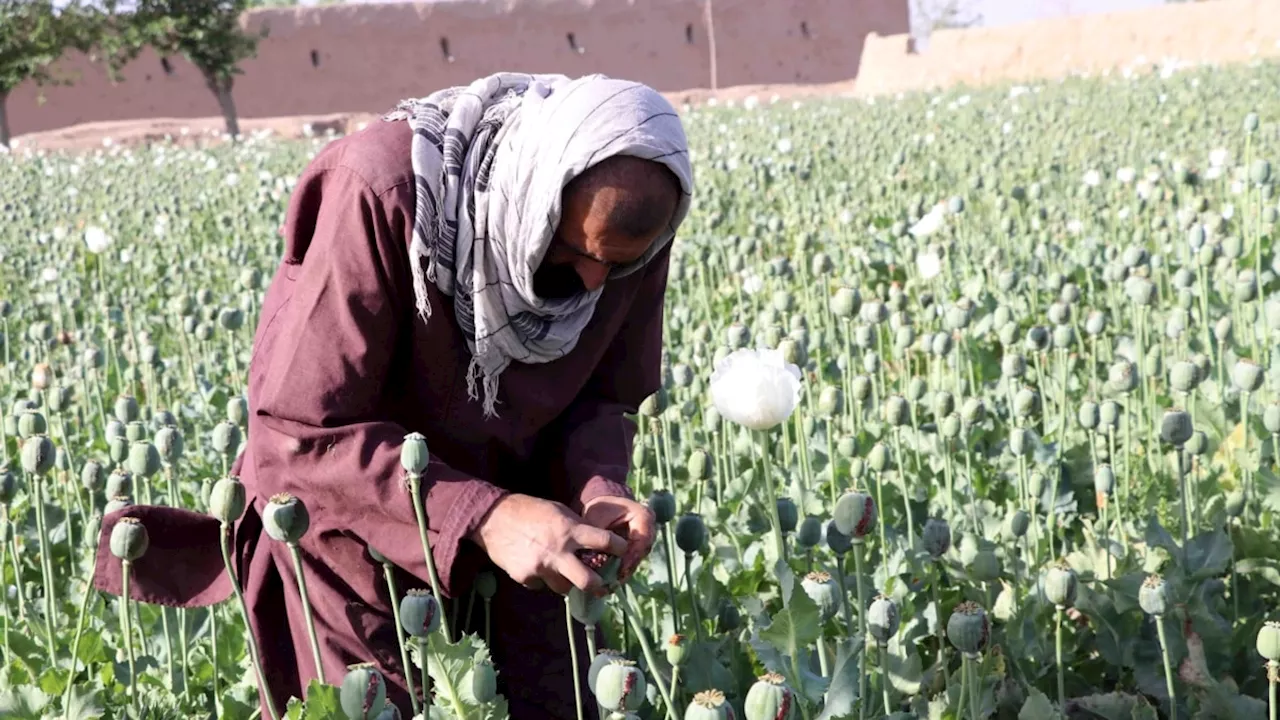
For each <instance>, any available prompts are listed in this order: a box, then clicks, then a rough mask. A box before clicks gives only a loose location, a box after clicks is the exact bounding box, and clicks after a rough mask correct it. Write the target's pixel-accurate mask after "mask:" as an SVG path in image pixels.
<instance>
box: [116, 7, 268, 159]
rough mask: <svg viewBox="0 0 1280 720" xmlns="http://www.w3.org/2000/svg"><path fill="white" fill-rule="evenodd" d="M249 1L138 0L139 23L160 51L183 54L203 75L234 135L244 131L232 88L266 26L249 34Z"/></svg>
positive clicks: (264, 35)
mask: <svg viewBox="0 0 1280 720" xmlns="http://www.w3.org/2000/svg"><path fill="white" fill-rule="evenodd" d="M252 4H253V3H252V1H251V0H137V2H136V5H137V7H136V9H135V10H134V13H133V16H134V22H135V23H136V25H135V26H136V27H138V28H142V29H143V32H144V33H145V34H146V36H147V41H148V42H149V43H150V44H151V46H152V47H154V48H155V49H156V51H157V52H159V53H160V54H161V55H182V56H183V57H185V58H187V60H189V61H191V64H192V65H195V66H196V68H197V69H198V70H199V71H200V74H201V75H202V76H203V77H204V81H205V85H206V86H207V87H208V88H209V91H210V92H212V93H213V95H214V97H215V98H217V100H218V107H219V108H220V109H221V111H222V117H223V119H224V120H225V121H226V124H227V132H228V133H229V134H231V136H232V137H236V136H238V135H239V134H240V125H239V122H238V120H237V118H236V107H235V101H234V100H233V99H232V96H231V89H232V87H233V85H234V84H235V76H236V75H239V74H240V73H241V70H240V67H239V65H240V62H241V61H242V60H245V59H246V58H250V57H253V55H254V53H256V52H257V47H258V41H259V40H261V39H262V38H263V37H266V30H265V28H264V29H263V30H262V31H260V32H251V31H250V30H249V29H248V27H247V26H246V25H245V24H244V18H243V17H242V16H243V14H244V11H245V10H247V9H249V7H251V6H252Z"/></svg>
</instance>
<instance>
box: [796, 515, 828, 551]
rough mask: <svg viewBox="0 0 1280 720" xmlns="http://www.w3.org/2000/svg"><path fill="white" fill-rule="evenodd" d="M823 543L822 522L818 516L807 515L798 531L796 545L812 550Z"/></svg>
mask: <svg viewBox="0 0 1280 720" xmlns="http://www.w3.org/2000/svg"><path fill="white" fill-rule="evenodd" d="M820 542H822V520H821V519H819V518H818V516H816V515H805V516H804V519H803V520H801V521H800V526H799V528H798V529H797V530H796V544H797V545H799V546H800V547H802V548H804V549H806V550H810V549H812V548H815V547H817V546H818V543H820Z"/></svg>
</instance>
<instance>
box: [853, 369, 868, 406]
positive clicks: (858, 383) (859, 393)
mask: <svg viewBox="0 0 1280 720" xmlns="http://www.w3.org/2000/svg"><path fill="white" fill-rule="evenodd" d="M849 391H850V392H851V393H852V394H853V397H854V399H855V400H857V401H858V402H859V403H863V402H866V401H867V398H869V397H871V378H869V377H867V376H866V375H854V376H853V378H852V379H851V380H850V381H849Z"/></svg>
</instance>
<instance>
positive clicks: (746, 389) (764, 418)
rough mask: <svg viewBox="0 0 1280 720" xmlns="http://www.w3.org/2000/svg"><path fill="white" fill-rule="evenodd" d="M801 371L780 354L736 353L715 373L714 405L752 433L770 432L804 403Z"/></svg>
mask: <svg viewBox="0 0 1280 720" xmlns="http://www.w3.org/2000/svg"><path fill="white" fill-rule="evenodd" d="M800 389H801V385H800V368H798V367H796V366H795V365H793V364H791V363H789V362H786V361H785V360H784V359H783V357H782V351H780V350H751V349H746V348H744V349H741V350H735V351H733V352H732V353H729V354H728V355H726V356H725V357H724V358H723V359H722V360H720V362H718V363H716V368H715V370H714V371H713V372H712V373H711V401H712V403H714V404H715V408H716V410H717V411H718V412H719V413H720V416H721V417H723V418H725V419H726V420H729V421H730V422H734V423H737V424H739V425H741V426H743V427H745V428H748V429H750V430H769V429H770V428H774V427H777V426H778V425H780V424H782V423H783V422H785V421H786V419H787V418H789V417H791V413H792V412H794V411H795V409H796V405H798V404H799V403H800Z"/></svg>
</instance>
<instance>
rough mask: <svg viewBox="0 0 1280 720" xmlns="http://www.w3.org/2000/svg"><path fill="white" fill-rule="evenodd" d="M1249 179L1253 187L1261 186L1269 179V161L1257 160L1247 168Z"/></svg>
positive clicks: (1264, 159)
mask: <svg viewBox="0 0 1280 720" xmlns="http://www.w3.org/2000/svg"><path fill="white" fill-rule="evenodd" d="M1249 179H1250V180H1251V181H1253V184H1255V185H1262V184H1264V183H1266V182H1267V181H1268V180H1270V179H1271V161H1270V160H1267V159H1266V158H1258V159H1257V160H1254V161H1253V164H1252V165H1250V166H1249Z"/></svg>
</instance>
